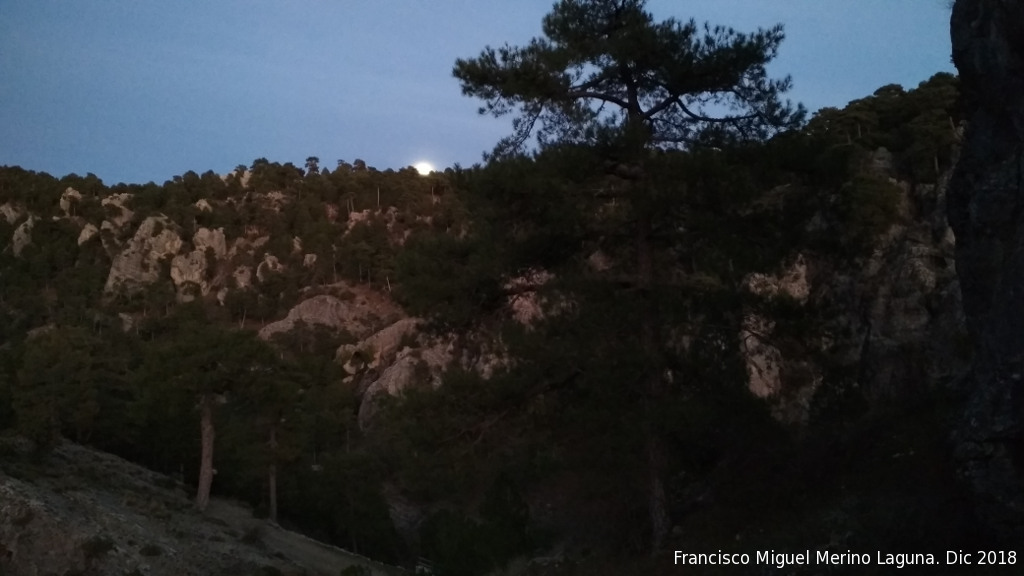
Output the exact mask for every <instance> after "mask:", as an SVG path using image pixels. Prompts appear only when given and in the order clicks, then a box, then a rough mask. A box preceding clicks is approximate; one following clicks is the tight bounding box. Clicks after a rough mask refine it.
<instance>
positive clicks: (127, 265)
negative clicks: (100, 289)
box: [104, 215, 183, 293]
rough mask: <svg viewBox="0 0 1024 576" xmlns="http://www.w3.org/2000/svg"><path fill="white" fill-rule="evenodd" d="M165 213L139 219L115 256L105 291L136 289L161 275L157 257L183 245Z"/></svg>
mask: <svg viewBox="0 0 1024 576" xmlns="http://www.w3.org/2000/svg"><path fill="white" fill-rule="evenodd" d="M173 226H174V223H173V222H171V221H170V220H169V219H168V218H167V217H166V216H162V215H161V216H150V217H148V218H146V219H145V220H143V221H142V224H140V225H139V228H138V230H136V231H135V235H134V236H133V237H132V239H131V241H130V242H128V245H127V246H126V247H125V249H124V250H122V251H121V252H120V253H119V254H117V256H115V257H114V260H113V263H112V264H111V267H110V274H109V275H108V276H107V283H106V285H105V286H104V292H107V293H110V292H113V291H115V290H117V289H119V288H124V289H127V290H135V289H138V288H140V287H142V286H144V285H147V284H152V283H153V282H156V281H157V280H159V278H160V260H161V259H163V258H169V257H172V256H174V255H176V254H177V253H178V252H180V251H181V247H182V245H183V243H182V240H181V237H180V236H179V235H178V233H177V232H175V230H174V228H173Z"/></svg>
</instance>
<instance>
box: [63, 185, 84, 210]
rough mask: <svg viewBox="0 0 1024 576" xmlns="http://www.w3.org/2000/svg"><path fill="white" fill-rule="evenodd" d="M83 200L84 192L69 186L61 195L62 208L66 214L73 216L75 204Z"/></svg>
mask: <svg viewBox="0 0 1024 576" xmlns="http://www.w3.org/2000/svg"><path fill="white" fill-rule="evenodd" d="M81 201H82V194H81V193H80V192H79V191H78V190H75V189H74V188H71V187H69V188H68V189H67V190H65V191H64V193H63V194H61V195H60V210H61V212H63V213H64V216H67V217H71V216H74V215H75V211H74V209H75V205H76V204H77V203H78V202H81Z"/></svg>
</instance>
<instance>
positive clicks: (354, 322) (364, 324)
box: [259, 294, 397, 340]
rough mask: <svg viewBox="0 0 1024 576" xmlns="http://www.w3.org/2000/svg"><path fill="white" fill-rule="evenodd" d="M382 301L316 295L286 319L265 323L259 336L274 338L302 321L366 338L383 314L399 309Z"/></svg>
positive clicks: (379, 299)
mask: <svg viewBox="0 0 1024 576" xmlns="http://www.w3.org/2000/svg"><path fill="white" fill-rule="evenodd" d="M382 300H383V299H382V298H372V299H371V298H370V297H369V295H359V294H356V295H355V296H354V297H352V298H351V299H348V300H342V299H340V298H336V297H334V296H330V295H327V294H321V295H319V296H313V297H312V298H308V299H306V300H303V301H302V302H299V303H298V304H296V305H295V306H294V307H293V308H292V309H291V310H289V311H288V315H287V316H286V317H285V318H284V319H283V320H279V321H277V322H272V323H270V324H267V325H266V326H264V327H263V329H262V330H260V333H259V336H260V338H262V339H264V340H270V339H271V338H273V336H274V334H277V333H279V332H288V331H289V330H291V329H293V328H295V327H296V325H297V324H298V323H299V322H300V321H301V322H303V323H305V324H306V325H308V326H312V325H314V324H320V325H322V326H325V327H327V328H330V329H333V330H338V331H340V330H345V331H347V332H348V333H350V334H352V335H353V336H355V337H356V338H365V337H366V336H367V335H368V334H370V333H372V332H373V330H374V329H375V328H376V327H377V325H378V324H379V322H380V320H379V317H378V315H379V314H381V313H395V312H397V308H396V307H395V306H394V305H393V304H392V305H390V306H389V305H387V303H385V302H383V301H382Z"/></svg>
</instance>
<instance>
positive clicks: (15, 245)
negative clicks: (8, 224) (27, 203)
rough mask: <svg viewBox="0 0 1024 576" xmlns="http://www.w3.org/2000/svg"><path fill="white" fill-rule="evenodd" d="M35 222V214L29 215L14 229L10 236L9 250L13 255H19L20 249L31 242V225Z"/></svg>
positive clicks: (23, 248)
mask: <svg viewBox="0 0 1024 576" xmlns="http://www.w3.org/2000/svg"><path fill="white" fill-rule="evenodd" d="M35 224H36V218H35V216H29V217H28V219H27V220H25V221H24V222H22V223H21V225H19V226H18V227H17V228H15V229H14V234H13V235H12V236H11V251H12V252H13V253H14V255H15V256H21V253H22V251H23V250H25V248H26V247H27V246H28V245H29V244H31V243H32V227H33V226H35Z"/></svg>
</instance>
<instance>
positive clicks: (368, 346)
mask: <svg viewBox="0 0 1024 576" xmlns="http://www.w3.org/2000/svg"><path fill="white" fill-rule="evenodd" d="M418 324H419V320H418V319H416V318H402V319H401V320H399V321H398V322H395V323H394V324H392V325H390V326H388V327H387V328H384V329H383V330H380V331H378V332H377V333H375V334H373V335H372V336H370V337H369V338H367V339H365V340H363V341H362V342H360V343H359V344H345V345H342V346H341V347H339V348H338V351H337V352H336V353H335V356H334V359H335V360H336V361H339V362H341V361H344V362H345V363H346V365H347V367H346V371H351V370H352V368H353V367H352V366H351V365H349V364H350V362H351V358H352V355H353V354H354V353H355V352H356V351H360V352H362V353H363V354H364V355H365V362H366V367H367V368H377V367H379V366H381V365H382V364H383V365H387V364H388V363H389V362H390V361H391V360H392V359H393V358H394V357H395V354H396V353H397V352H398V346H399V344H400V343H401V342H402V340H403V339H404V338H406V337H407V336H409V335H412V334H415V332H416V327H417V325H418ZM350 373H352V372H350Z"/></svg>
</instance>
